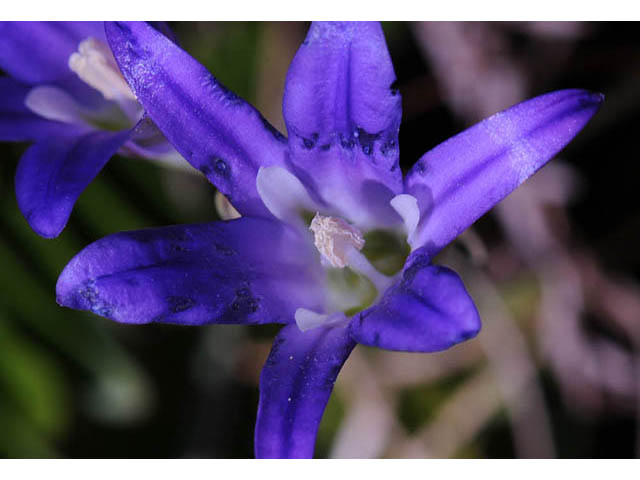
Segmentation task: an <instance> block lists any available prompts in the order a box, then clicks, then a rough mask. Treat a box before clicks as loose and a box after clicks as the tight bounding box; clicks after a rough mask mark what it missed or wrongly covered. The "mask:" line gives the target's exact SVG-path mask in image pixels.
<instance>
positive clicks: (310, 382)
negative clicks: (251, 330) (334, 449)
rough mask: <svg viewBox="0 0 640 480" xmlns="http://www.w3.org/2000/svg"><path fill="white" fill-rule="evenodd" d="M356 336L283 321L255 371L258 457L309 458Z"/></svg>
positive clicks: (345, 330)
mask: <svg viewBox="0 0 640 480" xmlns="http://www.w3.org/2000/svg"><path fill="white" fill-rule="evenodd" d="M354 346H355V342H354V341H353V340H352V339H351V338H350V337H349V334H348V330H347V328H345V327H344V326H342V327H320V328H315V329H313V330H308V331H306V332H301V331H300V330H299V329H298V327H297V326H296V325H295V324H294V325H288V326H286V327H284V328H283V329H282V330H281V331H280V333H279V334H278V336H277V337H276V339H275V341H274V342H273V348H272V349H271V353H270V354H269V358H267V362H266V364H265V366H264V368H263V369H262V374H261V376H260V403H259V406H258V420H257V422H256V434H255V452H256V457H257V458H311V457H312V456H313V450H314V446H315V441H316V434H317V432H318V425H319V424H320V419H321V418H322V414H323V412H324V409H325V407H326V405H327V401H328V400H329V396H330V395H331V391H332V390H333V384H334V382H335V380H336V377H337V376H338V373H339V372H340V369H341V368H342V365H343V364H344V362H345V361H346V360H347V358H348V357H349V355H350V354H351V351H352V350H353V347H354Z"/></svg>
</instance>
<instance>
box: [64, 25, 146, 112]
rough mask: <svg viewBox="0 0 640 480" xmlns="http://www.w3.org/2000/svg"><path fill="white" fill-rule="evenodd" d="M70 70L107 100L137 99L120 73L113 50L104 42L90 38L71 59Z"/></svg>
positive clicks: (82, 43) (81, 43)
mask: <svg viewBox="0 0 640 480" xmlns="http://www.w3.org/2000/svg"><path fill="white" fill-rule="evenodd" d="M69 68H70V69H71V70H72V71H73V72H75V73H76V74H77V75H78V76H79V77H80V78H81V79H82V80H83V81H84V82H85V83H87V84H88V85H90V86H92V87H93V88H95V89H96V90H98V91H99V92H100V93H102V95H103V96H104V98H106V99H107V100H115V101H118V100H120V101H121V100H133V101H136V97H135V95H134V94H133V92H132V91H131V89H130V88H129V85H128V84H127V82H126V80H125V79H124V77H123V76H122V74H121V73H120V70H119V69H118V65H117V64H116V59H115V58H114V57H113V53H111V49H110V48H109V46H108V45H106V44H105V43H104V42H102V41H100V40H98V39H96V38H93V37H89V38H87V39H85V40H83V41H82V42H80V45H78V51H77V52H74V53H72V54H71V56H70V57H69Z"/></svg>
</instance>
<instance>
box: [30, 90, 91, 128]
mask: <svg viewBox="0 0 640 480" xmlns="http://www.w3.org/2000/svg"><path fill="white" fill-rule="evenodd" d="M24 103H25V105H26V106H27V108H28V109H29V110H31V111H32V112H33V113H35V114H37V115H40V116H41V117H44V118H46V119H47V120H54V121H58V122H64V123H72V124H76V125H77V124H80V125H90V122H89V119H90V117H91V115H92V112H90V111H89V110H88V109H86V108H85V107H83V106H82V105H81V104H80V103H78V102H77V101H76V100H75V99H74V98H73V97H72V96H71V95H69V94H68V93H67V92H65V91H64V90H62V89H61V88H57V87H49V86H42V87H35V88H33V89H32V90H31V91H30V92H29V93H28V94H27V96H26V98H25V102H24Z"/></svg>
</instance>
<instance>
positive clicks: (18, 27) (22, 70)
mask: <svg viewBox="0 0 640 480" xmlns="http://www.w3.org/2000/svg"><path fill="white" fill-rule="evenodd" d="M87 37H95V38H97V39H100V40H103V41H104V40H105V35H104V26H103V22H0V38H2V42H0V68H2V69H3V70H5V71H6V72H7V73H8V74H9V75H11V76H12V77H14V78H16V79H18V80H20V81H22V82H24V83H28V84H38V83H53V82H56V81H57V80H59V79H62V78H64V77H69V76H72V75H73V73H72V72H71V70H69V66H68V61H69V56H70V55H71V54H72V53H73V52H75V51H76V49H77V48H78V44H79V43H80V41H82V40H83V39H85V38H87Z"/></svg>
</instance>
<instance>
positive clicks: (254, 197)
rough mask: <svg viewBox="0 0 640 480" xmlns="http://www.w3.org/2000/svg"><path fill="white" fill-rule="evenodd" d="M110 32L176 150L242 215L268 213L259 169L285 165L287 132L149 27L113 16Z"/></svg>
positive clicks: (141, 95) (146, 105) (131, 76)
mask: <svg viewBox="0 0 640 480" xmlns="http://www.w3.org/2000/svg"><path fill="white" fill-rule="evenodd" d="M106 31H107V37H108V38H109V42H110V45H111V48H112V49H113V52H114V55H115V57H116V60H117V61H118V64H119V65H120V69H121V70H122V72H123V74H124V76H125V78H126V79H127V81H128V82H129V85H131V87H132V89H133V91H134V92H135V94H136V96H137V97H138V100H139V101H140V103H141V104H142V105H143V107H144V108H145V110H146V111H147V113H148V114H149V116H150V117H151V118H152V120H153V121H154V122H155V124H156V125H157V126H158V128H159V129H160V130H161V131H162V132H163V133H164V134H165V136H166V137H167V139H168V140H169V141H170V142H171V143H172V144H173V145H174V146H175V148H176V150H178V152H180V153H181V154H182V156H183V157H184V158H185V159H186V160H187V161H189V162H190V163H191V164H192V165H193V166H194V167H196V168H198V169H199V170H200V171H202V172H203V173H204V174H205V175H206V176H207V178H208V179H209V180H210V181H211V183H213V184H214V185H215V186H216V187H218V189H219V190H220V191H221V192H222V193H223V194H224V195H225V196H226V197H227V198H228V199H229V200H230V201H231V203H232V204H233V206H234V207H236V208H237V209H238V211H239V212H240V213H241V214H242V215H262V216H269V215H270V214H269V213H268V211H267V209H266V208H265V207H264V205H263V204H262V202H261V201H260V198H259V196H258V192H257V190H256V175H257V173H258V169H259V168H260V167H261V166H270V165H282V164H284V160H285V156H286V142H285V141H284V137H282V135H280V133H278V132H277V131H276V130H275V129H274V128H273V127H271V126H270V125H269V124H268V122H267V121H266V120H265V119H264V118H263V117H262V116H261V115H260V113H259V112H258V111H257V110H255V109H254V108H253V107H252V106H251V105H249V104H247V103H246V102H245V101H244V100H242V99H240V98H238V97H237V96H236V95H235V94H233V93H231V92H230V91H228V90H227V89H226V88H224V87H223V86H222V85H221V84H220V83H218V81H217V80H216V79H215V78H214V77H213V76H212V75H211V74H210V73H209V72H208V71H207V70H206V69H205V68H204V67H203V66H202V65H200V64H199V63H198V62H197V61H196V60H195V59H193V58H192V57H191V56H190V55H189V54H188V53H186V52H185V51H184V50H182V49H181V48H180V47H178V46H177V45H175V44H174V43H173V42H171V41H170V40H169V39H168V38H167V37H165V36H164V35H162V34H161V33H160V32H158V31H157V30H155V29H154V28H152V27H151V26H149V25H147V24H145V23H144V22H117V23H111V22H109V23H107V26H106Z"/></svg>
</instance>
